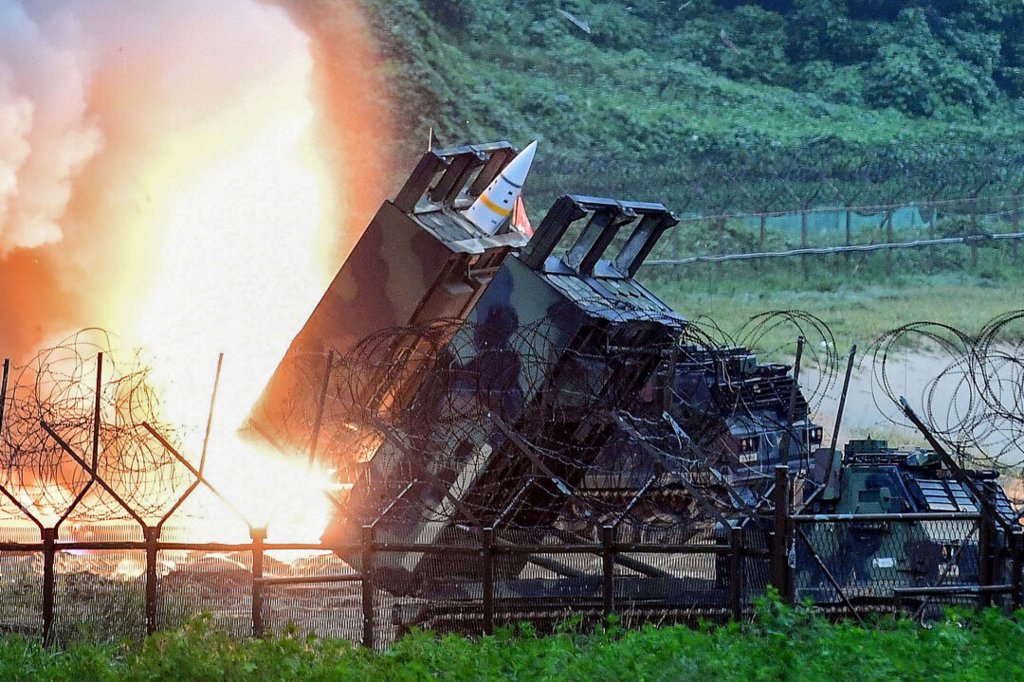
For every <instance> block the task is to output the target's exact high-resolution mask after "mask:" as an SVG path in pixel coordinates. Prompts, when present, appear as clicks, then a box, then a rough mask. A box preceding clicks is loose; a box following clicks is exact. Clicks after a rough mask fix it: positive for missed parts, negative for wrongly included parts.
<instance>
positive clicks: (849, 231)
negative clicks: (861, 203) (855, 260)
mask: <svg viewBox="0 0 1024 682" xmlns="http://www.w3.org/2000/svg"><path fill="white" fill-rule="evenodd" d="M850 208H851V207H850V205H849V204H847V205H846V245H847V246H850V244H852V243H853V216H852V215H851V211H850ZM843 255H844V256H845V257H846V269H847V270H849V269H850V252H849V251H847V252H846V253H844V254H843Z"/></svg>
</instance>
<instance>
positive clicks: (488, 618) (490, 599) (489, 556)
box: [481, 528, 494, 635]
mask: <svg viewBox="0 0 1024 682" xmlns="http://www.w3.org/2000/svg"><path fill="white" fill-rule="evenodd" d="M482 550H483V551H482V552H481V555H482V556H481V558H482V559H483V573H484V574H483V593H484V595H483V596H484V634H485V635H493V634H494V529H493V528H484V534H483V547H482Z"/></svg>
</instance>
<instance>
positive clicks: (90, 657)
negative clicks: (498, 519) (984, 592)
mask: <svg viewBox="0 0 1024 682" xmlns="http://www.w3.org/2000/svg"><path fill="white" fill-rule="evenodd" d="M1022 676H1024V613H1021V612H1018V613H1017V614H1016V616H1015V617H1013V618H1007V617H1005V616H1003V615H1001V614H999V613H998V612H996V611H995V610H988V611H985V612H983V613H980V614H978V615H964V614H956V613H951V614H948V615H947V617H946V618H945V620H943V621H941V622H937V623H934V624H932V625H931V626H930V627H928V628H924V627H921V626H920V625H918V624H915V623H913V622H910V621H907V620H895V619H892V618H891V617H890V618H880V619H877V620H875V621H873V622H871V623H870V624H869V625H867V626H859V625H855V624H852V623H848V622H843V623H839V624H831V623H828V622H826V621H825V620H824V619H822V618H821V617H819V616H816V615H814V613H813V612H811V611H810V610H809V609H807V608H804V607H800V608H796V609H792V608H787V607H785V606H783V605H781V604H779V603H778V602H777V601H774V600H770V599H765V600H762V601H761V602H760V603H759V605H758V609H757V616H756V618H755V619H754V621H753V622H751V623H745V624H731V625H727V626H722V627H711V626H704V627H701V628H698V629H690V628H687V627H684V626H673V627H664V628H654V627H648V628H645V629H644V630H642V631H623V630H621V629H620V628H618V627H616V626H615V625H614V624H609V625H608V626H607V627H605V628H603V629H601V630H600V631H598V632H583V631H580V630H579V629H578V628H576V627H574V626H573V625H572V624H569V625H567V626H565V627H563V628H562V629H561V631H560V632H559V633H557V634H555V635H551V636H547V637H539V636H536V635H535V633H534V632H533V630H532V628H531V627H530V626H528V625H522V626H520V627H519V628H516V629H506V630H501V631H499V632H498V634H496V635H494V636H492V637H481V638H479V639H478V640H476V641H473V640H470V639H467V638H465V637H461V636H455V635H447V636H440V637H439V636H435V635H433V634H431V633H427V632H416V633H413V634H412V635H410V636H407V637H406V638H404V639H402V640H400V641H399V642H397V643H396V644H395V645H394V646H393V647H392V648H391V649H390V650H388V651H386V652H384V653H374V652H370V651H367V650H364V649H362V648H358V647H354V646H352V645H350V644H348V643H346V642H342V641H338V640H326V639H317V638H315V637H298V636H296V635H294V634H290V635H285V636H283V637H279V638H273V639H264V640H249V641H243V642H236V641H232V640H231V639H229V638H228V637H227V636H226V635H224V634H223V633H221V632H218V631H215V630H213V629H211V628H210V626H209V619H208V617H201V618H197V619H195V620H193V621H191V622H190V623H189V624H188V625H186V626H185V627H184V628H182V629H180V630H175V631H172V632H164V633H159V634H157V635H155V636H153V637H150V638H149V639H147V641H146V642H145V644H144V645H143V646H142V648H141V649H138V650H130V649H126V648H120V649H119V648H116V647H109V646H108V647H97V646H92V645H75V646H73V647H71V648H69V649H66V650H55V649H44V648H42V647H40V646H39V645H37V644H33V643H29V642H27V641H25V640H24V639H21V638H19V637H16V636H5V637H3V638H0V678H2V679H4V680H8V681H10V682H21V681H29V680H51V681H56V680H69V681H71V680H74V681H76V682H81V681H85V680H95V681H96V682H106V681H110V682H113V681H120V680H174V681H175V682H181V681H184V680H499V679H500V680H684V679H685V680H822V679H828V678H835V679H854V680H893V679H910V680H933V679H934V680H944V679H992V678H994V677H998V678H999V679H1005V680H1014V679H1022Z"/></svg>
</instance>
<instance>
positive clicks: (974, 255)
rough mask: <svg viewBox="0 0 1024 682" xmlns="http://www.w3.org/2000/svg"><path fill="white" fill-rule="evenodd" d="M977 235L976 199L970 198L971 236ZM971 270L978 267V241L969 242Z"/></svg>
mask: <svg viewBox="0 0 1024 682" xmlns="http://www.w3.org/2000/svg"><path fill="white" fill-rule="evenodd" d="M977 234H978V197H977V196H975V197H972V198H971V236H972V237H974V236H977ZM970 245H971V270H972V271H973V270H976V269H977V267H978V240H977V239H972V240H971V244H970Z"/></svg>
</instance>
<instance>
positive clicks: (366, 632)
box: [362, 526, 374, 649]
mask: <svg viewBox="0 0 1024 682" xmlns="http://www.w3.org/2000/svg"><path fill="white" fill-rule="evenodd" d="M373 534H374V533H373V526H363V557H362V565H363V646H365V647H366V648H367V649H372V648H373V578H372V575H373V549H374V547H373V545H374V538H373Z"/></svg>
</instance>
